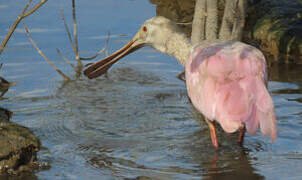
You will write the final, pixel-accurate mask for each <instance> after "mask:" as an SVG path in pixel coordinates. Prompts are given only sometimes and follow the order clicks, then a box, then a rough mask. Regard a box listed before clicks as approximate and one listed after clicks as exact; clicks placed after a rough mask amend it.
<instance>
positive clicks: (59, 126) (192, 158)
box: [0, 0, 302, 179]
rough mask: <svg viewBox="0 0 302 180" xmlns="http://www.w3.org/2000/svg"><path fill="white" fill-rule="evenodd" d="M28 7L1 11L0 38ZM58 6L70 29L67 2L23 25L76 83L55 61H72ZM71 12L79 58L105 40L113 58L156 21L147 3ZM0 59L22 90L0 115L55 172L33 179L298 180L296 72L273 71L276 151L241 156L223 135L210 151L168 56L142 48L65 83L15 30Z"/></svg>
mask: <svg viewBox="0 0 302 180" xmlns="http://www.w3.org/2000/svg"><path fill="white" fill-rule="evenodd" d="M25 2H26V1H21V0H20V1H16V2H15V1H12V2H11V1H9V2H0V13H1V16H0V29H1V34H0V36H1V38H2V37H3V32H6V31H7V29H8V24H10V23H12V22H13V20H14V18H15V17H16V15H17V14H18V12H20V11H21V10H22V8H23V5H24V4H25ZM59 6H62V7H63V8H64V13H65V16H66V18H67V20H68V22H69V23H70V27H71V16H70V14H71V13H70V11H71V8H70V4H68V3H66V2H63V1H49V2H48V3H47V4H46V5H45V6H44V7H42V8H41V9H40V10H39V11H38V12H37V13H36V14H34V15H32V16H30V17H29V18H27V19H26V21H25V22H26V23H27V25H28V26H29V28H30V29H32V30H33V31H32V36H33V38H34V40H36V42H37V43H38V45H39V46H40V48H41V49H42V50H43V51H44V53H45V54H46V55H47V56H48V57H49V58H50V59H51V60H53V61H54V62H55V64H56V65H58V66H59V67H60V68H61V69H62V70H63V71H64V72H67V74H68V75H70V76H73V72H72V69H71V68H70V67H68V64H65V63H64V61H63V60H61V59H60V57H59V55H57V53H56V48H59V49H60V50H61V51H62V52H63V53H64V54H65V55H66V56H68V57H69V58H71V59H72V58H73V55H72V49H71V48H70V46H69V42H68V39H67V36H66V33H65V31H64V27H63V23H62V21H61V18H60V15H59ZM77 7H78V8H77V10H78V11H77V16H78V21H79V43H80V53H81V56H91V55H93V54H94V53H95V52H96V51H98V50H99V49H101V48H102V47H103V46H104V44H105V40H106V35H107V33H108V31H110V33H111V35H113V37H112V38H111V39H110V43H109V53H110V52H112V51H114V50H116V49H118V48H119V47H121V46H122V45H123V44H124V43H125V42H126V41H127V40H129V39H130V38H131V36H132V35H133V34H134V33H135V32H136V30H137V29H138V27H139V26H140V24H142V23H143V22H144V20H146V19H148V18H150V17H153V16H155V14H156V13H155V8H156V7H155V6H154V5H152V4H150V3H149V2H148V1H146V0H144V1H131V0H126V1H125V0H123V1H122V0H119V1H114V2H113V1H110V0H103V1H97V0H94V1H89V2H88V1H87V2H86V1H85V3H84V1H83V2H82V1H81V2H78V4H77ZM121 34H125V35H126V36H122V37H119V35H121ZM0 60H1V62H3V63H4V67H3V68H2V70H1V71H2V72H1V75H2V76H4V77H5V78H6V79H7V80H9V81H16V82H18V86H16V87H13V88H12V89H10V90H9V92H8V93H7V94H6V95H5V97H7V99H5V100H2V101H1V106H3V107H5V108H8V109H10V110H11V111H14V112H15V113H14V116H13V118H12V121H14V122H17V123H20V124H22V125H25V126H27V127H29V128H30V129H31V130H32V131H33V132H34V133H35V134H36V135H37V136H38V137H39V138H40V139H41V141H42V144H43V149H42V150H41V151H40V153H39V159H40V160H41V161H43V162H48V163H49V164H50V165H51V168H50V169H49V170H44V171H40V172H37V173H36V174H35V175H30V176H29V179H32V178H33V177H32V176H35V177H36V178H37V179H88V178H90V179H124V178H128V179H144V178H145V179H214V178H215V179H216V178H217V179H242V178H245V179H300V178H301V177H302V172H301V169H302V133H301V129H302V89H301V88H302V76H301V73H302V66H298V65H284V64H283V65H282V64H278V63H273V64H272V65H271V66H270V69H269V71H270V81H269V91H270V92H271V94H272V97H273V100H274V104H275V110H276V116H277V119H278V139H277V141H276V142H275V143H274V144H272V143H271V142H270V140H269V138H263V137H262V136H261V135H260V133H257V134H256V135H255V136H247V137H246V139H245V140H246V141H245V143H244V147H243V148H241V147H238V146H237V144H236V137H235V136H234V135H230V136H228V135H225V134H224V133H222V131H221V130H219V132H218V134H219V135H218V137H219V140H220V142H221V143H222V147H221V148H220V150H219V151H218V152H215V150H214V149H213V148H212V145H211V140H210V137H209V133H208V128H207V126H206V124H205V123H203V121H202V117H201V116H200V115H199V114H197V113H195V112H194V110H193V109H192V106H191V104H190V102H189V100H188V97H187V94H186V88H185V84H184V83H183V82H182V81H180V80H179V79H177V77H176V76H177V75H178V73H180V72H181V71H182V70H183V68H182V67H181V66H180V65H179V64H177V62H176V61H175V60H174V59H173V58H172V57H168V56H166V55H163V54H160V53H158V52H156V51H154V50H152V49H150V48H144V49H141V50H140V51H138V52H136V53H134V54H131V55H129V56H128V57H127V58H124V59H123V60H122V61H120V63H119V64H117V65H115V66H113V68H112V69H111V70H110V71H109V73H108V76H107V77H100V78H97V79H95V80H88V79H86V78H85V77H81V78H80V79H78V80H75V81H72V82H69V83H67V84H66V83H64V82H63V81H62V78H61V77H60V76H59V75H58V74H57V73H56V72H55V71H54V70H53V69H52V68H51V67H50V66H49V65H48V64H46V62H45V61H44V59H42V58H41V57H40V55H39V54H38V53H37V52H36V51H35V50H34V49H33V47H32V45H31V44H30V42H29V40H28V39H27V37H26V35H25V34H24V32H23V29H22V24H20V26H19V28H18V31H16V33H15V34H14V36H13V38H12V39H11V41H10V42H9V44H8V47H7V49H6V50H5V51H4V52H3V54H2V55H1V56H0ZM200 120H201V123H199V121H200Z"/></svg>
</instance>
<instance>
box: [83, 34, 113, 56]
mask: <svg viewBox="0 0 302 180" xmlns="http://www.w3.org/2000/svg"><path fill="white" fill-rule="evenodd" d="M109 39H110V32H108V35H107V39H106V43H105V47H104V48H103V49H101V50H99V51H98V52H97V53H96V54H95V55H94V56H92V57H89V58H84V57H81V58H80V59H81V60H83V61H89V60H92V59H94V58H96V57H97V56H98V55H100V54H102V53H103V52H105V51H106V49H107V47H108V43H109Z"/></svg>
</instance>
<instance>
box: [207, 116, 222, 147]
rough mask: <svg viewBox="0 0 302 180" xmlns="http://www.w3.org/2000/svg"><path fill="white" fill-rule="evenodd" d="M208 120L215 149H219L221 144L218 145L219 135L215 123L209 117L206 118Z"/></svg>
mask: <svg viewBox="0 0 302 180" xmlns="http://www.w3.org/2000/svg"><path fill="white" fill-rule="evenodd" d="M206 122H207V123H208V126H209V129H210V134H211V140H212V144H213V146H214V147H215V149H218V146H219V145H218V140H217V136H216V128H215V124H214V123H213V122H212V121H210V120H208V119H206Z"/></svg>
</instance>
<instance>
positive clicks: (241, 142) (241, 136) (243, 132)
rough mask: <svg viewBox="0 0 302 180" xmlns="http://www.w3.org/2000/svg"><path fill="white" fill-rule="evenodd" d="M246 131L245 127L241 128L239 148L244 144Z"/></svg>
mask: <svg viewBox="0 0 302 180" xmlns="http://www.w3.org/2000/svg"><path fill="white" fill-rule="evenodd" d="M245 131H246V129H245V126H244V125H243V126H241V127H240V128H239V135H238V144H239V146H242V144H243V140H244V134H245Z"/></svg>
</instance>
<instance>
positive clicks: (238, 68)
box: [186, 41, 277, 140]
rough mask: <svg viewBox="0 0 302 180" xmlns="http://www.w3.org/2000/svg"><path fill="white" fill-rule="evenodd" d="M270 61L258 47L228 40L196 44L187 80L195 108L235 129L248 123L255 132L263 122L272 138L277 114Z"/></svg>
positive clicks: (273, 138) (188, 63) (267, 133)
mask: <svg viewBox="0 0 302 180" xmlns="http://www.w3.org/2000/svg"><path fill="white" fill-rule="evenodd" d="M266 80H267V73H266V61H265V58H264V56H263V54H262V53H261V52H260V51H259V50H258V49H257V48H255V47H253V46H249V45H247V44H244V43H241V42H233V41H229V42H224V43H217V44H214V45H213V44H212V45H211V46H205V45H199V46H197V47H195V48H194V49H193V51H192V53H191V54H190V57H189V59H188V60H187V62H186V83H187V89H188V94H189V97H190V98H191V101H192V103H193V105H194V106H195V108H196V109H197V110H199V111H200V112H201V113H202V114H203V115H204V116H205V117H206V118H207V119H209V120H210V121H217V122H218V123H219V124H220V125H221V126H222V128H223V129H224V131H226V132H227V133H232V132H235V131H237V130H238V129H239V128H240V127H242V126H245V127H246V129H247V131H248V133H249V134H251V135H253V134H255V133H256V131H257V130H258V128H259V126H260V128H261V132H262V134H264V135H270V136H271V138H272V140H275V139H276V137H277V127H276V118H275V114H274V105H273V101H272V98H271V96H270V95H269V93H268V91H267V88H266Z"/></svg>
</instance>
